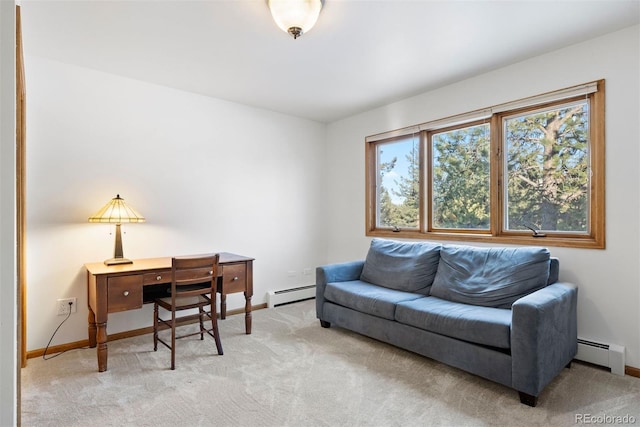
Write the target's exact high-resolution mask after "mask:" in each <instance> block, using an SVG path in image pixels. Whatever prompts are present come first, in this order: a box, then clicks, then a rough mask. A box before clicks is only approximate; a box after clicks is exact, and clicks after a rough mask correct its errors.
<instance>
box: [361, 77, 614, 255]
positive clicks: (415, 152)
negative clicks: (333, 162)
mask: <svg viewBox="0 0 640 427" xmlns="http://www.w3.org/2000/svg"><path fill="white" fill-rule="evenodd" d="M366 144H367V150H366V153H367V160H366V161H367V163H366V164H367V177H366V178H367V179H366V185H367V198H366V203H367V209H366V226H367V235H369V236H381V237H408V238H434V239H444V240H478V241H487V242H503V243H509V244H534V245H541V246H568V247H587V248H604V246H605V245H604V243H605V241H604V240H605V239H604V81H603V80H601V81H598V82H593V83H588V84H584V85H580V86H575V87H572V88H567V89H563V90H561V91H557V92H552V93H548V94H543V95H540V96H535V97H531V98H527V99H524V100H519V101H514V102H511V103H507V104H502V105H498V106H494V107H491V108H487V109H484V110H480V111H475V112H471V113H467V114H463V115H459V116H455V117H451V118H447V119H443V120H438V121H433V122H429V123H423V124H421V125H417V126H413V127H411V128H406V129H400V130H397V131H391V132H387V133H384V134H380V135H374V136H371V137H367V140H366Z"/></svg>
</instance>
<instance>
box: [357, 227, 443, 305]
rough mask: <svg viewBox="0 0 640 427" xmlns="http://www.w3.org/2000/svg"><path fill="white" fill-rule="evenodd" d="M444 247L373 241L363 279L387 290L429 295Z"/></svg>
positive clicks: (382, 240) (423, 243) (427, 243)
mask: <svg viewBox="0 0 640 427" xmlns="http://www.w3.org/2000/svg"><path fill="white" fill-rule="evenodd" d="M441 247H442V245H440V244H436V243H429V242H397V241H394V240H385V239H373V240H372V241H371V246H370V247H369V252H368V253H367V258H366V260H365V262H364V267H363V268H362V274H361V275H360V280H364V281H366V282H369V283H373V284H374V285H378V286H384V287H385V288H391V289H396V290H398V291H405V292H419V293H421V294H424V295H429V289H430V287H431V284H432V283H433V278H434V277H435V275H436V271H437V270H438V262H439V261H440V248H441Z"/></svg>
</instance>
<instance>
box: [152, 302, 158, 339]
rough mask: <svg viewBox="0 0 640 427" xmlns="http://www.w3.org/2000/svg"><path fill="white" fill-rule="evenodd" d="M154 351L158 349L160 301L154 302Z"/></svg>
mask: <svg viewBox="0 0 640 427" xmlns="http://www.w3.org/2000/svg"><path fill="white" fill-rule="evenodd" d="M153 351H158V303H154V304H153Z"/></svg>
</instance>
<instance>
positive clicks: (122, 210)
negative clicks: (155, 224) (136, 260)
mask: <svg viewBox="0 0 640 427" xmlns="http://www.w3.org/2000/svg"><path fill="white" fill-rule="evenodd" d="M144 221H145V219H144V217H143V216H142V215H140V214H139V213H138V212H136V211H135V209H133V208H132V207H131V206H128V205H127V204H126V203H125V202H124V199H123V198H122V197H120V195H119V194H118V195H116V197H114V198H113V199H111V201H109V203H107V204H106V205H104V206H103V207H102V209H100V210H99V211H98V212H96V213H95V214H93V215H91V216H90V217H89V222H108V223H112V224H115V225H116V248H115V252H114V255H113V258H111V259H108V260H106V261H105V262H104V263H105V264H106V265H115V264H132V263H133V261H131V260H129V259H127V258H124V257H123V256H122V235H121V234H120V224H121V223H123V222H144Z"/></svg>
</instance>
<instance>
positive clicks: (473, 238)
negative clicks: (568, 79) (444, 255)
mask: <svg viewBox="0 0 640 427" xmlns="http://www.w3.org/2000/svg"><path fill="white" fill-rule="evenodd" d="M587 85H591V86H592V87H594V88H595V89H594V91H592V92H590V93H587V94H583V95H575V96H563V94H565V93H567V92H568V91H569V92H570V91H571V90H572V89H573V88H567V89H562V90H560V91H556V92H550V93H548V94H543V95H541V97H544V98H545V101H544V102H538V103H536V102H535V100H534V101H532V102H531V103H529V105H526V104H527V102H526V101H527V100H526V99H525V100H519V101H515V102H514V103H513V104H514V105H516V107H514V108H510V109H504V108H488V109H484V110H479V112H472V113H465V114H462V115H460V116H455V117H451V118H446V119H442V120H437V121H434V122H430V123H426V124H424V125H417V126H412V127H410V128H405V129H399V130H396V131H391V132H388V133H387V134H388V135H389V137H386V138H385V134H382V136H378V135H374V136H372V137H367V139H366V140H365V160H366V163H365V174H366V176H365V182H366V184H365V185H366V193H365V203H366V209H365V227H366V230H365V234H366V235H367V236H371V237H383V238H407V239H430V240H445V241H468V242H487V243H498V244H514V245H535V246H557V247H571V248H589V249H604V248H605V88H604V80H598V81H596V82H592V83H588V84H585V85H581V87H582V86H587ZM576 87H577V86H576ZM574 88H575V87H574ZM555 94H557V99H554V95H555ZM532 98H536V97H532ZM580 99H581V100H584V99H589V156H590V168H591V180H590V193H589V212H588V215H589V227H588V232H587V233H580V234H578V233H562V232H553V233H547V235H546V236H545V237H534V236H533V233H531V232H529V231H514V230H503V228H504V224H505V221H504V215H505V213H504V212H505V209H504V203H505V201H504V192H503V191H502V188H503V186H504V185H506V182H505V181H504V180H505V177H504V168H503V164H504V153H503V148H502V147H503V143H502V137H503V135H502V132H503V128H502V126H503V119H504V118H505V117H507V116H512V115H514V114H520V113H523V114H526V113H527V111H532V110H537V109H540V108H546V107H549V108H553V107H554V106H557V105H560V104H563V103H567V102H571V101H575V100H580ZM519 104H525V105H524V106H522V105H519ZM493 110H497V111H496V112H493ZM487 111H488V112H489V113H487ZM475 113H477V114H475ZM480 113H482V114H484V116H485V118H484V119H483V120H485V122H488V123H490V126H491V137H490V150H491V154H490V216H491V219H490V229H489V230H488V231H487V230H462V229H460V230H449V229H447V230H442V229H431V228H430V227H431V223H432V219H431V197H432V193H431V187H432V181H431V180H432V178H431V172H430V170H429V169H430V167H431V165H430V163H431V161H432V153H431V150H432V148H431V147H430V144H429V143H428V142H429V138H428V136H427V135H428V134H431V133H435V132H441V131H442V130H445V129H449V130H450V129H456V128H462V127H466V126H469V125H470V124H474V123H478V122H479V119H478V117H475V118H474V116H478V115H479V114H480ZM416 129H419V132H420V139H419V141H420V142H419V143H420V166H419V167H420V195H421V203H420V210H419V219H420V227H419V228H418V229H417V230H414V229H411V230H409V229H407V230H404V229H399V230H394V229H392V228H387V227H384V228H380V227H377V225H376V224H377V218H376V212H377V206H376V204H377V202H378V201H377V195H376V194H377V193H376V176H377V169H376V168H377V164H376V147H377V145H378V144H380V143H385V142H390V141H392V140H393V139H397V138H398V137H402V136H406V135H409V134H411V133H415V132H416Z"/></svg>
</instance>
